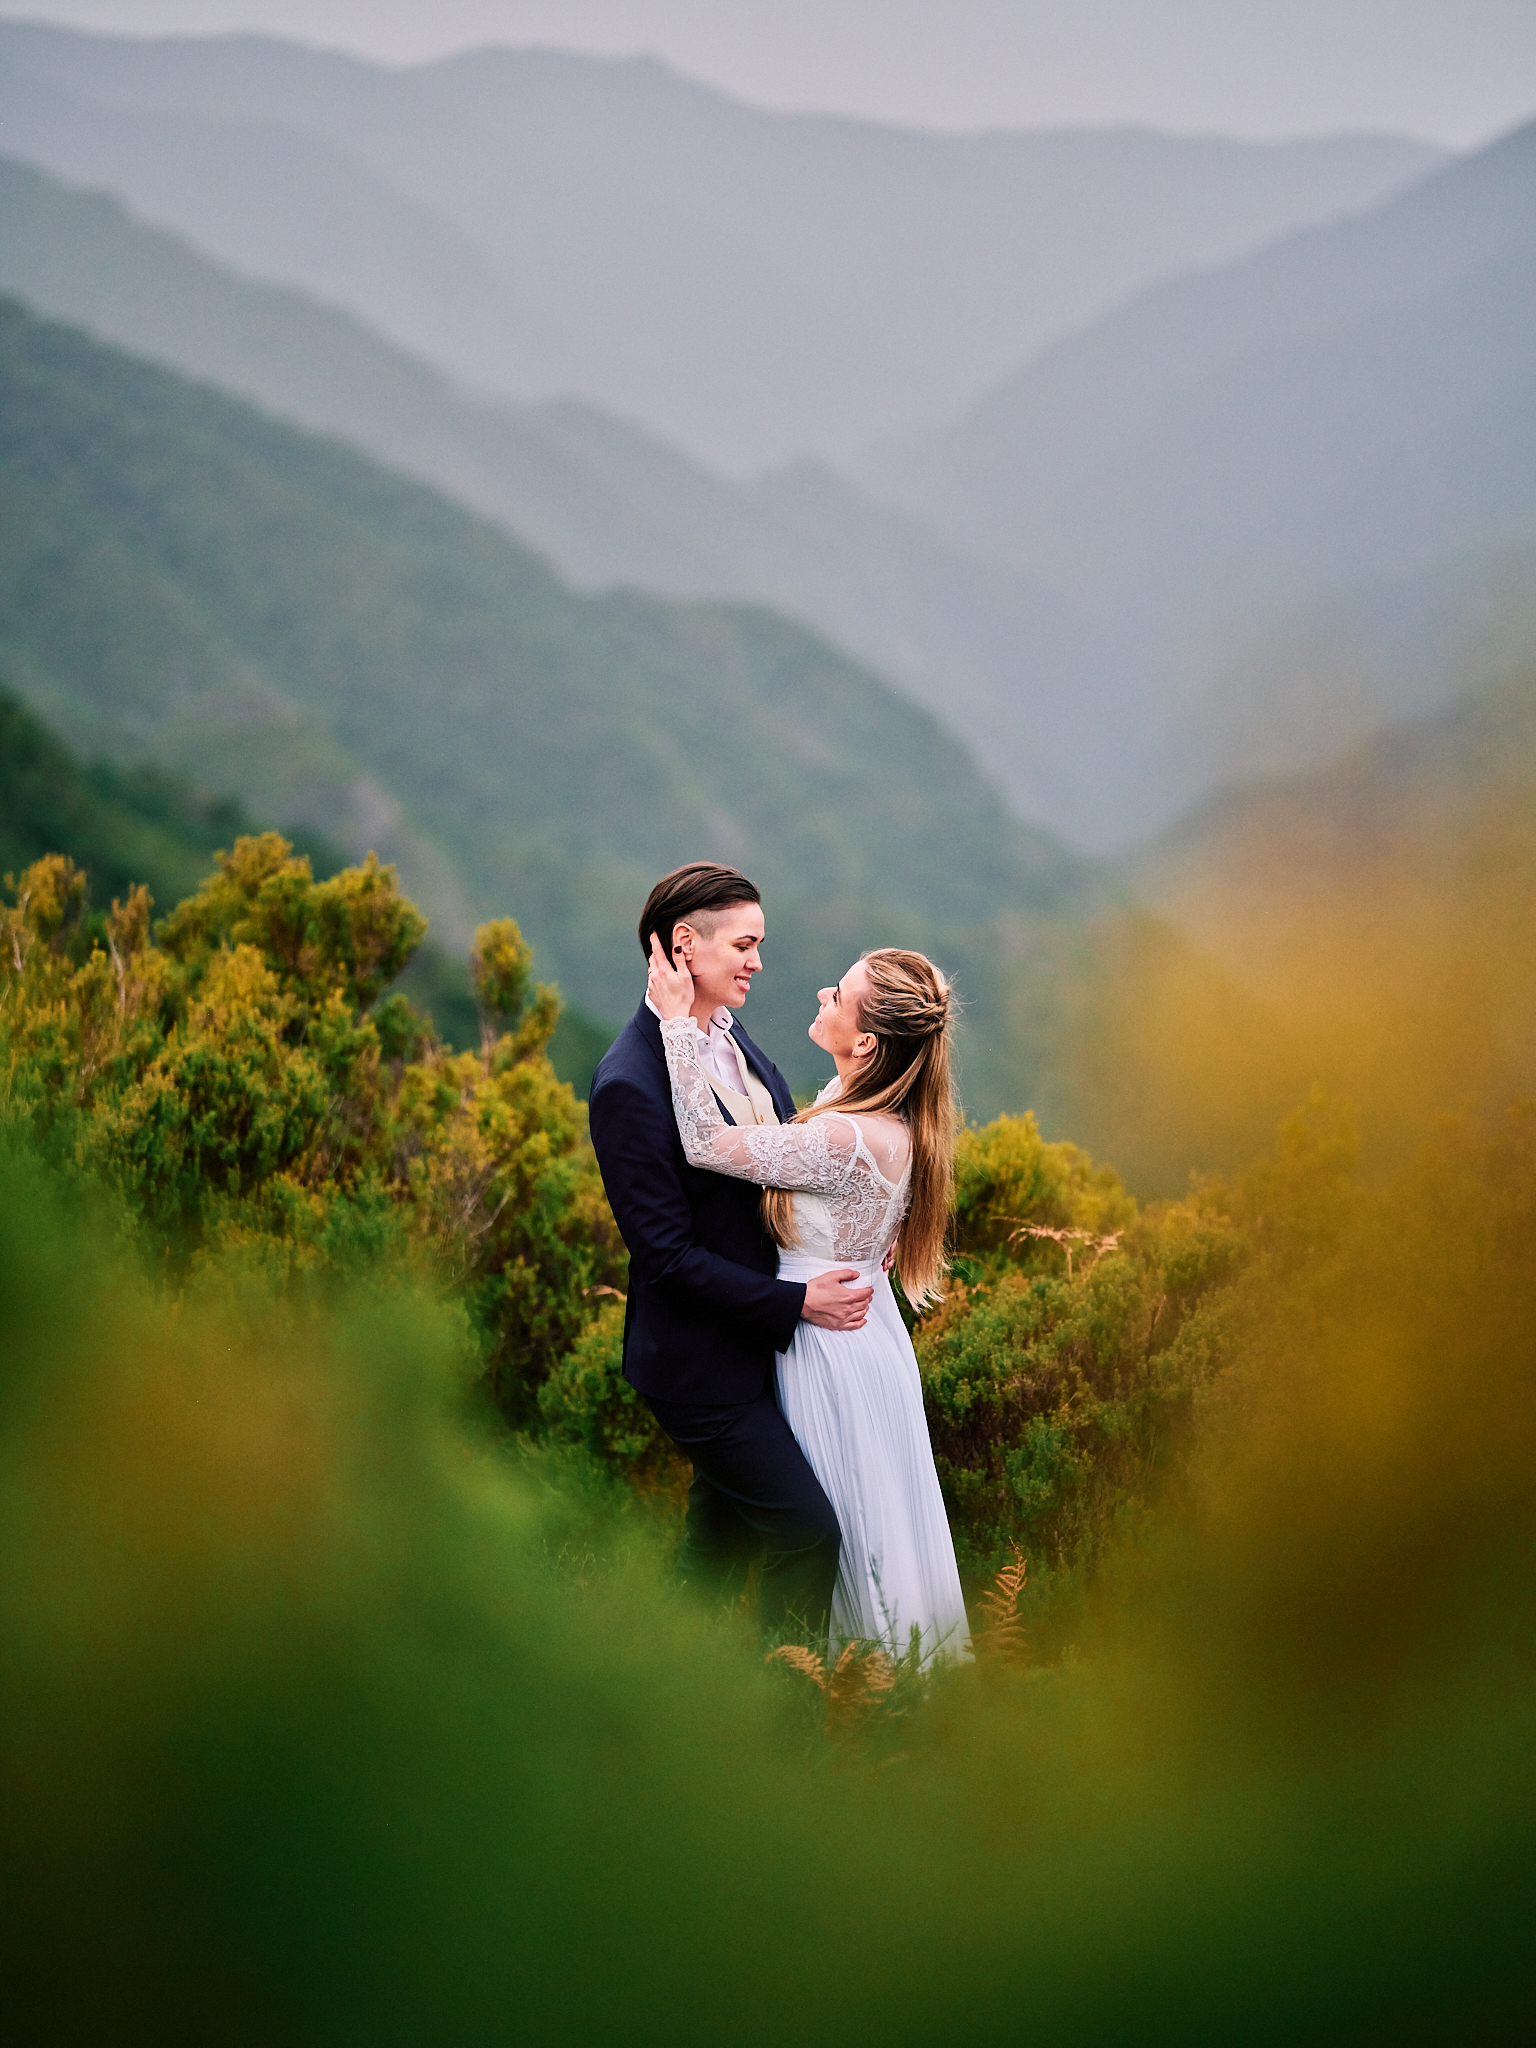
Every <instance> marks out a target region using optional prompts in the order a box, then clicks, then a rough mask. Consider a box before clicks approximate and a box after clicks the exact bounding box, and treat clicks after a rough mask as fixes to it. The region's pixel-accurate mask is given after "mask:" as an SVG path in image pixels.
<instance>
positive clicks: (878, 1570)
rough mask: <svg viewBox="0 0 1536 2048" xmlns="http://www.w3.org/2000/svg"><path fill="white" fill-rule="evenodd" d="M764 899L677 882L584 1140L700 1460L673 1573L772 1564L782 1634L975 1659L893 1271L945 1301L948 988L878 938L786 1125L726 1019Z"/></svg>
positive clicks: (770, 1608)
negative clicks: (822, 1061) (817, 1073)
mask: <svg viewBox="0 0 1536 2048" xmlns="http://www.w3.org/2000/svg"><path fill="white" fill-rule="evenodd" d="M763 933H764V925H763V911H762V905H761V902H760V900H759V896H758V892H757V890H756V889H755V888H754V887H753V886H752V884H751V883H750V882H749V881H748V880H747V879H746V877H745V876H744V875H742V874H739V873H737V871H736V870H735V869H734V868H728V867H720V866H717V865H715V864H713V863H710V862H702V861H700V862H694V863H692V864H691V865H690V866H688V867H683V868H679V869H677V870H676V871H675V873H673V874H670V875H667V876H664V877H663V879H662V880H661V881H660V882H658V883H657V885H656V887H655V888H654V889H653V890H652V891H651V894H650V896H649V898H648V899H647V902H646V905H645V909H644V911H643V912H642V914H641V918H640V945H641V949H642V951H643V952H644V953H645V955H646V958H647V960H648V962H649V964H650V979H649V982H648V985H647V992H646V996H645V1000H644V1001H643V1002H642V1003H641V1005H640V1008H639V1009H638V1010H637V1011H636V1012H635V1014H634V1016H633V1017H632V1018H631V1020H630V1022H629V1023H628V1024H627V1025H626V1026H625V1027H624V1029H623V1031H622V1032H621V1033H620V1034H619V1036H618V1038H617V1039H616V1040H615V1041H614V1043H613V1045H612V1047H611V1048H610V1049H609V1051H608V1052H607V1054H606V1055H605V1056H604V1058H603V1061H602V1063H601V1065H600V1066H599V1067H598V1070H597V1074H596V1077H595V1079H594V1081H593V1084H592V1092H591V1121H592V1142H593V1145H594V1147H595V1149H596V1151H597V1157H598V1161H599V1164H600V1165H601V1167H602V1172H603V1181H604V1185H605V1186H606V1188H607V1191H608V1197H609V1201H610V1202H611V1204H612V1207H613V1212H614V1215H615V1217H616V1219H617V1221H618V1225H619V1229H620V1231H621V1232H622V1234H623V1238H624V1242H625V1244H626V1245H627V1246H628V1248H629V1254H630V1283H629V1301H628V1308H627V1312H626V1315H625V1323H624V1373H625V1377H626V1378H627V1379H628V1380H629V1382H630V1384H631V1385H632V1386H633V1387H635V1389H636V1390H637V1391H638V1392H639V1393H640V1394H641V1395H643V1396H644V1398H645V1400H646V1401H647V1402H648V1403H649V1405H650V1407H651V1409H652V1410H653V1411H654V1413H655V1416H656V1419H657V1421H658V1422H659V1423H660V1425H661V1427H662V1428H663V1429H664V1430H665V1431H666V1433H667V1435H668V1436H669V1437H670V1438H671V1439H672V1441H673V1442H674V1443H675V1444H676V1445H677V1447H678V1449H679V1450H681V1451H682V1452H683V1453H684V1455H685V1456H687V1457H688V1458H690V1459H691V1460H692V1461H693V1483H692V1485H691V1487H690V1489H689V1494H688V1516H687V1527H686V1531H685V1534H684V1538H683V1546H682V1551H681V1553H680V1556H679V1560H678V1568H679V1572H680V1575H681V1576H682V1577H683V1578H684V1579H685V1580H688V1581H690V1582H692V1583H693V1584H694V1585H696V1586H697V1587H699V1588H700V1589H701V1590H704V1591H707V1592H709V1591H712V1592H716V1593H719V1594H722V1595H723V1594H726V1593H729V1592H730V1591H732V1590H733V1589H736V1588H739V1587H740V1586H741V1584H742V1583H743V1582H744V1577H745V1571H746V1568H747V1566H748V1565H749V1564H750V1562H751V1561H752V1559H753V1558H754V1557H761V1560H762V1565H761V1575H760V1578H759V1604H760V1617H761V1620H762V1623H763V1626H764V1628H765V1630H766V1631H767V1632H768V1633H770V1634H772V1635H776V1636H788V1635H791V1634H794V1633H796V1632H801V1631H803V1632H807V1633H809V1634H811V1635H814V1636H819V1635H821V1634H822V1633H823V1632H827V1633H828V1635H829V1638H830V1643H831V1647H832V1650H833V1653H834V1654H836V1650H837V1646H838V1645H839V1644H840V1643H842V1642H846V1641H856V1640H857V1641H875V1642H880V1643H883V1644H885V1645H886V1646H887V1647H888V1648H889V1649H891V1650H892V1651H893V1652H895V1653H896V1654H898V1655H899V1654H901V1653H902V1652H904V1651H905V1650H906V1649H907V1648H908V1646H909V1643H910V1639H911V1631H912V1630H913V1629H914V1628H916V1629H918V1630H919V1631H920V1633H921V1647H922V1655H923V1659H924V1661H925V1662H926V1661H927V1660H929V1659H931V1658H933V1657H934V1656H963V1655H966V1654H967V1653H968V1630H967V1624H966V1618H965V1607H964V1603H963V1601H962V1598H961V1593H960V1579H959V1574H958V1572H957V1570H956V1568H955V1554H954V1546H953V1544H952V1542H951V1540H950V1534H949V1525H948V1521H947V1519H946V1517H945V1513H944V1504H943V1500H942V1498H941V1497H940V1493H939V1483H938V1477H937V1474H936V1473H935V1471H934V1465H933V1454H932V1451H931V1449H930V1447H929V1442H928V1429H927V1423H926V1420H925V1417H924V1414H923V1402H922V1390H921V1386H920V1383H919V1379H918V1371H917V1361H916V1359H915V1357H914V1356H913V1352H912V1344H911V1340H910V1338H909V1337H908V1335H907V1332H906V1327H905V1325H904V1324H903V1322H902V1320H901V1315H900V1312H899V1310H898V1309H897V1306H896V1300H895V1296H894V1295H893V1293H892V1291H891V1286H890V1281H889V1278H888V1273H889V1270H890V1267H891V1265H892V1263H893V1262H894V1264H895V1265H896V1267H897V1269H898V1271H899V1272H900V1274H901V1280H902V1286H903V1288H904V1290H905V1292H906V1295H907V1298H908V1300H909V1301H911V1302H913V1303H914V1304H915V1305H921V1304H922V1303H923V1302H925V1301H927V1300H929V1299H931V1298H932V1297H933V1296H934V1294H935V1292H936V1288H937V1283H938V1278H939V1274H940V1270H941V1262H942V1255H943V1242H944V1231H945V1225H946V1221H947V1218H948V1212H949V1201H950V1190H951V1183H952V1174H953V1164H952V1161H953V1149H954V1134H955V1121H956V1114H955V1103H954V1094H953V1088H952V1084H951V1080H950V996H949V989H948V987H947V985H946V984H945V981H944V978H943V976H942V975H940V974H939V972H938V971H937V969H936V968H935V967H934V966H933V965H932V964H931V962H929V961H928V960H926V959H924V957H923V955H922V954H921V953H908V952H902V951H899V950H897V949H895V948H883V949H881V950H880V951H877V952H873V953H867V954H865V955H864V957H863V958H862V959H861V960H859V961H856V962H855V964H854V965H853V966H852V967H850V968H849V969H848V971H847V973H846V974H844V975H843V977H842V979H841V980H840V981H839V982H836V983H835V984H833V985H830V986H829V987H827V988H824V989H822V990H821V991H820V994H819V1004H820V1007H819V1009H818V1012H817V1015H816V1018H815V1021H814V1022H813V1023H812V1025H811V1027H810V1035H811V1037H812V1038H813V1039H814V1040H815V1041H816V1043H817V1044H818V1045H819V1046H821V1048H822V1049H823V1050H824V1051H825V1052H826V1053H828V1054H829V1055H830V1056H831V1058H832V1061H833V1064H834V1065H835V1066H836V1069H837V1075H836V1078H835V1080H833V1081H831V1082H830V1083H829V1084H828V1086H827V1087H826V1088H825V1089H824V1090H823V1091H822V1093H821V1095H820V1096H819V1097H818V1098H817V1100H816V1102H815V1103H814V1104H813V1105H812V1106H811V1107H810V1108H809V1109H806V1110H802V1111H801V1112H800V1113H799V1114H798V1115H797V1114H796V1111H795V1106H794V1102H793V1100H792V1098H791V1096H790V1093H789V1090H788V1089H787V1088H786V1086H785V1084H784V1080H783V1077H782V1075H781V1074H780V1073H779V1070H778V1068H777V1067H776V1066H774V1065H773V1063H772V1061H771V1060H769V1059H768V1058H767V1057H766V1056H765V1055H764V1054H763V1053H762V1052H760V1051H759V1050H758V1048H757V1046H755V1045H754V1044H753V1043H752V1041H751V1039H750V1038H748V1036H747V1034H746V1033H745V1032H744V1031H743V1030H742V1029H741V1028H740V1026H739V1025H738V1024H737V1023H736V1022H735V1020H734V1019H733V1017H732V1014H731V1013H732V1012H733V1011H734V1010H738V1009H740V1007H741V1005H742V1004H743V1003H744V1002H745V1001H746V998H747V992H748V990H749V988H750V986H751V982H752V977H753V975H754V974H756V973H758V972H759V971H760V969H761V967H762V957H761V952H760V948H761V946H762V942H763Z"/></svg>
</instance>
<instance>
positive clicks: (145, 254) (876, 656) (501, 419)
mask: <svg viewBox="0 0 1536 2048" xmlns="http://www.w3.org/2000/svg"><path fill="white" fill-rule="evenodd" d="M0 289H4V290H9V291H13V292H15V293H17V294H18V295H19V296H21V297H23V298H24V299H26V300H27V302H28V303H29V304H31V305H33V306H35V307H36V308H37V309H38V310H39V311H41V312H43V313H47V314H50V315H52V316H54V317H56V318H59V319H64V320H68V321H71V322H73V323H75V324H78V325H81V326H84V327H86V328H87V329H89V330H90V331H91V332H92V333H95V334H97V335H99V336H100V337H101V338H102V339H103V340H106V341H109V342H112V343H115V344H116V345H118V346H120V347H123V348H127V349H129V350H131V351H132V352H134V353H136V354H141V355H147V356H150V357H153V358H154V359H156V360H158V361H160V362H163V363H165V364H167V365H168V366H170V367H171V368H174V369H178V370H181V371H183V372H185V373H187V374H190V375H192V376H195V377H198V378H202V379H206V380H208V381H211V382H214V383H217V384H219V385H221V386H223V387H224V388H225V389H226V390H229V391H231V392H233V393H235V394H236V395H237V396H240V397H244V398H248V399H252V400H255V401H256V402H258V403H260V404H262V405H264V406H265V407H267V408H268V409H269V410H271V411H273V412H275V413H277V414H278V415H280V416H281V417H284V418H287V419H291V420H294V421H296V422H298V423H299V424H301V425H304V426H307V427H312V428H318V429H320V430H322V431H325V432H328V433H335V434H340V435H342V436H343V437H345V438H346V439H348V440H350V441H352V442H354V443H355V444H356V445H358V446H359V447H361V448H364V449H366V450H368V451H369V452H370V453H371V454H373V455H374V456H376V457H377V458H379V459H380V460H382V461H384V462H386V463H388V464H389V465H390V466H391V467H394V468H397V469H401V470H404V471H406V472H407V473H409V474H411V475H414V476H417V477H419V478H421V479H423V480H424V481H426V482H429V483H432V484H434V485H436V486H437V487H438V488H439V489H441V490H446V491H448V492H449V493H451V494H452V495H453V496H454V497H456V498H459V499H460V500H462V501H463V502H464V503H465V504H467V505H471V506H473V507H475V508H476V509H477V510H478V511H481V512H484V513H487V514H489V515H490V516H491V517H493V518H496V519H498V520H500V521H502V522H504V523H505V524H507V525H508V526H509V527H510V529H511V530H512V531H513V532H514V533H515V534H516V535H517V536H518V537H519V538H520V539H522V540H524V541H525V542H527V543H529V544H530V545H532V546H533V547H535V548H536V549H538V550H539V552H541V553H542V554H544V555H545V556H546V557H547V558H548V559H549V560H550V561H551V562H553V563H554V564H555V566H556V567H557V568H558V569H559V570H560V571H561V573H562V574H564V575H566V576H568V577H570V578H572V579H574V580H575V581H576V582H578V583H580V584H583V585H586V586H587V587H589V588H607V587H611V586H613V585H629V586H633V587H636V588H640V589H646V590H651V591H655V592H658V593H661V594H663V595H669V596H677V597H691V598H698V597H720V598H746V599H752V600H756V601H758V602H764V603H768V604H770V605H773V606H774V607H775V608H777V609H780V610H783V611H787V612H789V613H791V614H792V615H793V616H795V617H798V618H801V619H804V620H805V621H807V622H808V623H809V624H811V625H813V626H815V627H816V628H817V629H818V630H820V631H821V632H823V633H825V634H828V635H829V636H830V637H831V638H833V639H834V640H835V641H837V643H838V644H839V645H841V646H843V647H846V648H847V649H848V650H849V651H850V652H852V653H853V654H854V655H856V656H857V657H858V658H860V659H862V660H864V661H867V662H870V663H872V664H873V665H874V666H876V667H877V668H879V669H880V670H881V671H882V673H884V674H886V675H889V676H890V677H891V678H892V679H893V680H895V681H897V682H898V683H900V684H901V685H902V686H903V687H904V688H905V690H906V691H907V693H908V694H909V695H910V696H912V697H913V698H914V699H915V700H916V701H917V702H919V703H921V704H923V705H924V706H925V707H926V708H927V709H928V710H930V711H931V712H933V713H934V715H935V716H937V717H938V718H940V719H941V720H942V721H943V722H944V723H945V724H946V725H948V726H949V727H950V729H951V730H952V731H954V732H955V733H957V734H958V735H959V736H960V737H961V738H962V739H963V740H964V741H965V742H966V744H967V745H969V746H970V747H971V748H972V750H973V751H974V752H975V753H977V754H978V756H981V757H983V758H985V759H986V761H987V763H988V769H989V772H990V774H991V775H992V777H993V779H994V780H996V781H997V782H998V783H999V784H1000V785H1001V786H1002V787H1003V788H1004V789H1005V790H1006V791H1007V793H1008V794H1009V796H1010V798H1011V799H1012V801H1013V803H1014V805H1015V808H1016V809H1018V810H1019V812H1020V813H1021V815H1023V816H1025V817H1034V818H1036V819H1040V820H1050V819H1059V821H1060V822H1061V824H1062V825H1063V826H1064V827H1065V828H1067V829H1070V825H1071V816H1070V813H1067V812H1064V811H1063V809H1062V806H1061V803H1060V791H1059V786H1058V784H1057V782H1056V781H1055V780H1053V775H1054V763H1055V762H1056V761H1057V760H1058V759H1060V758H1063V757H1065V756H1067V755H1069V754H1070V753H1071V751H1072V740H1071V736H1070V732H1069V731H1064V729H1063V723H1064V719H1065V717H1066V716H1067V714H1068V713H1069V711H1070V707H1071V705H1072V702H1073V685H1074V684H1079V686H1080V679H1081V678H1083V677H1085V676H1093V675H1095V674H1096V670H1097V664H1098V657H1097V655H1096V652H1095V649H1094V647H1093V644H1092V639H1091V636H1090V634H1089V633H1088V632H1087V631H1086V629H1085V628H1084V627H1083V626H1082V625H1081V624H1080V623H1079V622H1078V621H1076V620H1075V619H1073V617H1072V616H1071V614H1070V612H1069V610H1068V608H1067V607H1066V605H1065V604H1064V603H1063V602H1062V601H1061V600H1060V599H1059V598H1058V597H1056V596H1055V594H1054V593H1052V592H1050V591H1048V590H1046V589H1044V588H1043V587H1042V586H1040V585H1039V584H1038V583H1036V582H1035V581H1033V580H1032V579H1031V578H1029V577H1027V576H1025V575H1023V574H1022V573H1021V572H1019V571H1018V570H1015V569H1011V568H1008V567H1006V566H994V565H992V564H989V563H985V562H980V561H976V560H973V559H969V558H967V557H965V556H962V555H960V554H958V553H957V552H956V551H954V550H953V549H951V548H949V547H947V546H945V545H944V544H943V543H942V542H940V541H939V540H937V539H936V538H935V537H934V536H933V535H932V534H931V533H930V532H929V531H928V529H927V528H926V527H924V526H922V525H921V524H920V523H919V522H918V521H916V520H914V519H912V518H911V517H910V516H909V515H907V514H905V513H902V512H900V511H897V510H894V509H893V508H891V507H889V506H886V505H882V504H879V503H876V502H875V501H874V500H871V499H869V498H867V497H866V496H864V494H863V493H861V492H860V491H859V490H858V489H857V488H856V487H855V486H854V485H853V484H851V483H850V482H848V481H847V480H846V479H845V478H844V477H842V476H841V475H840V474H838V473H837V472H835V471H833V470H831V469H829V468H828V467H827V466H826V465H824V464H818V463H814V462H810V461H801V462H798V463H795V464H793V465H789V466H787V467H786V468H784V469H783V470H780V471H777V472H771V473H769V474H767V475H765V476H762V477H759V478H757V479H754V480H752V481H750V482H737V481H735V480H733V479H730V478H727V477H723V476H719V475H716V474H713V473H712V472H710V471H708V470H706V469H704V468H703V467H701V466H700V465H699V464H698V463H696V462H695V461H693V459H692V458H691V457H689V456H687V455H685V454H683V453H682V452H681V451H680V450H678V449H675V448H672V447H669V446H668V445H667V444H666V443H664V442H662V441H660V440H658V439H657V438H656V437H655V436H654V435H650V434H647V433H646V432H645V431H644V430H643V429H641V428H639V427H636V426H633V425H631V424H630V423H627V422H624V421H620V420H618V419H615V418H614V417H613V416H612V415H611V414H606V413H603V412H601V411H600V410H599V409H598V408H596V407H593V406H590V405H587V404H584V403H582V402H580V401H577V400H551V401H548V402H546V403H544V404H540V405H533V406H516V405H514V404H512V403H511V402H510V401H506V402H495V401H487V400H485V399H483V398H480V397H477V396H474V395H472V394H468V393H466V392H464V391H462V390H460V389H459V388H457V387H455V386H454V385H453V384H452V383H451V382H450V381H449V380H448V379H447V378H446V377H445V376H444V375H443V373H441V372H440V371H438V370H436V369H435V368H434V367H433V366H432V365H430V364H428V363H425V362H423V361H420V360H419V359H416V358H413V357H410V356H408V355H406V354H404V353H403V352H402V351H400V350H398V349H396V348H394V347H393V346H392V345H391V344H390V343H388V342H386V341H384V340H383V339H382V338H381V337H379V336H377V335H375V334H374V333H372V332H371V331H370V330H369V329H367V328H366V327H364V326H363V325H362V323H361V322H359V321H358V320H357V319H355V318H354V317H353V316H352V315H351V314H348V313H345V312H342V311H339V310H337V309H335V308H333V307H329V306H325V305H321V304H320V303H318V302H317V301H315V300H313V299H310V298H308V297H306V296H305V295H303V294H301V293H298V292H295V291H293V290H290V289H287V288H284V287H279V286H272V285H262V284H258V283H255V282H253V281H252V280H250V279H246V278H242V277H238V276H236V275H235V274H234V273H233V272H231V271H229V270H226V269H224V268H223V267H222V266H220V265H218V264H215V263H214V262H212V261H211V259H209V258H207V257H205V256H202V255H200V254H199V253H198V252H197V251H196V250H195V249H193V248H192V247H191V246H190V245H189V244H187V243H185V242H183V241H181V240H180V239H178V238H177V237H175V236H172V235H170V234H168V233H167V232H166V231H164V230H162V229H157V228H152V227H148V226H146V225H144V224H143V223H140V222H136V221H134V220H132V219H131V218H130V217H129V215H128V214H127V213H126V212H125V210H124V209H123V207H122V206H121V204H120V203H119V202H118V201H116V200H114V199H112V198H110V197H109V196H107V195H106V194H101V193H81V192H76V191H72V190H69V189H67V188H65V187H63V186H60V185H59V184H58V183H56V182H55V181H54V180H52V179H50V178H48V177H46V176H45V175H44V174H42V173H41V172H37V171H34V170H31V169H29V168H27V167H26V166H23V165H20V164H16V163H13V162H9V161H6V160H4V159H0Z"/></svg>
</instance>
